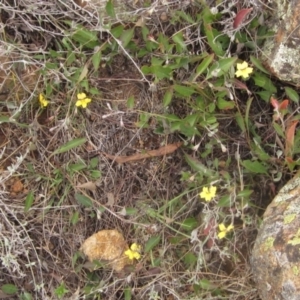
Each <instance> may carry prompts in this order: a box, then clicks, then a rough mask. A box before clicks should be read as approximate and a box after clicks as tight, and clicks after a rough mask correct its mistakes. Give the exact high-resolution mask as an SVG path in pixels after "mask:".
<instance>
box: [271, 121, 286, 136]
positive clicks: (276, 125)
mask: <svg viewBox="0 0 300 300" xmlns="http://www.w3.org/2000/svg"><path fill="white" fill-rule="evenodd" d="M273 127H274V129H275V131H276V133H277V134H278V135H279V136H280V137H282V138H283V139H285V134H284V130H283V129H282V127H281V125H279V124H278V123H276V122H273Z"/></svg>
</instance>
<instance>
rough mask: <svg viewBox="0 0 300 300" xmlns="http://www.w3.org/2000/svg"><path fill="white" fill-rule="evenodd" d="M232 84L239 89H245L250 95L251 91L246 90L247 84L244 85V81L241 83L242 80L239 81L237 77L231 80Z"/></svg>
mask: <svg viewBox="0 0 300 300" xmlns="http://www.w3.org/2000/svg"><path fill="white" fill-rule="evenodd" d="M233 84H234V86H235V87H236V88H238V89H241V90H245V91H247V93H248V94H249V95H251V92H250V91H249V90H248V87H247V85H246V84H245V83H243V82H242V81H240V80H238V79H236V78H235V79H234V80H233Z"/></svg>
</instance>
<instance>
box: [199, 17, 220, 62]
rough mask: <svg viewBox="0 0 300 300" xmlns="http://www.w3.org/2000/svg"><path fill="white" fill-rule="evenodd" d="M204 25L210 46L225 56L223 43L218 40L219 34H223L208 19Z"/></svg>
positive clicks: (218, 53)
mask: <svg viewBox="0 0 300 300" xmlns="http://www.w3.org/2000/svg"><path fill="white" fill-rule="evenodd" d="M203 26H204V32H205V35H206V38H207V42H208V44H209V46H210V47H211V49H212V50H213V51H214V53H215V54H216V55H218V56H223V55H224V53H225V52H224V50H223V49H222V45H221V44H220V43H219V41H218V36H221V35H222V34H221V33H220V32H218V31H217V30H216V29H214V28H213V27H212V26H211V24H210V23H206V21H204V24H203Z"/></svg>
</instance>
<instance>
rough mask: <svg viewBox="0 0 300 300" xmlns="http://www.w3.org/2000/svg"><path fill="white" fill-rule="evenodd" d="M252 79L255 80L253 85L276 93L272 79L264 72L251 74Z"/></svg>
mask: <svg viewBox="0 0 300 300" xmlns="http://www.w3.org/2000/svg"><path fill="white" fill-rule="evenodd" d="M253 79H254V81H255V85H257V86H259V87H262V88H264V89H265V90H266V91H268V92H271V93H273V94H276V93H277V88H276V87H275V85H274V84H273V82H272V80H271V79H270V78H268V77H267V76H266V75H265V74H261V73H255V74H254V75H253Z"/></svg>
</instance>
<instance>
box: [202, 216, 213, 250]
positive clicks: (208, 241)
mask: <svg viewBox="0 0 300 300" xmlns="http://www.w3.org/2000/svg"><path fill="white" fill-rule="evenodd" d="M215 231H216V220H215V218H213V217H212V218H210V219H209V221H208V223H207V224H206V227H205V228H204V229H203V232H202V235H204V236H205V237H207V238H206V246H207V248H208V249H211V248H212V247H213V245H214V239H213V238H212V237H213V236H214V233H215Z"/></svg>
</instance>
